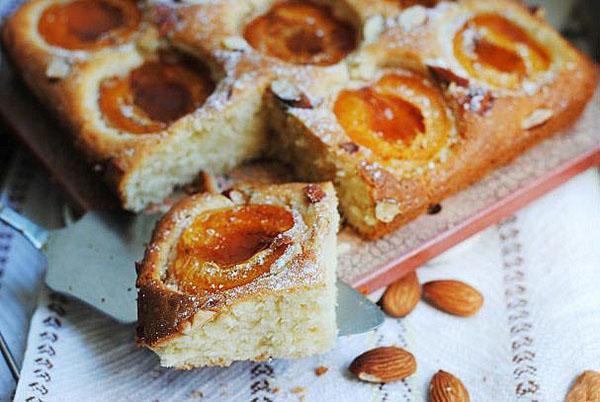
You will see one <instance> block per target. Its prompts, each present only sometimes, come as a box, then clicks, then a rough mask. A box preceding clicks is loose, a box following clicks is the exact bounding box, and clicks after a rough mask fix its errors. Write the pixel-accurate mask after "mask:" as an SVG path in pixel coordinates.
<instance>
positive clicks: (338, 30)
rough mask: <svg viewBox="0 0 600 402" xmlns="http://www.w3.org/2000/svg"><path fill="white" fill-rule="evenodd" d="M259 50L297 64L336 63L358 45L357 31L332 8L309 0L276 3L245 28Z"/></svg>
mask: <svg viewBox="0 0 600 402" xmlns="http://www.w3.org/2000/svg"><path fill="white" fill-rule="evenodd" d="M244 37H245V38H246V40H247V41H248V43H249V44H250V45H251V46H252V47H254V48H255V49H257V50H258V51H260V52H262V53H265V54H268V55H270V56H273V57H277V58H278V59H281V60H283V61H286V62H289V63H294V64H314V65H320V66H326V65H330V64H335V63H337V62H339V61H340V60H341V59H342V58H344V57H345V56H346V55H347V54H348V53H350V52H351V51H352V50H354V48H355V47H356V42H357V41H356V39H357V37H356V31H355V30H354V28H353V27H352V26H351V25H350V24H348V23H346V22H344V21H341V20H339V19H336V18H335V17H334V15H333V14H332V12H331V10H330V9H329V8H326V7H322V6H318V5H315V4H312V3H309V2H299V1H287V2H283V3H279V4H276V5H275V6H273V8H271V10H270V11H269V12H267V13H266V14H264V15H262V16H260V17H258V18H256V19H254V20H253V21H252V22H250V23H249V24H248V25H247V26H246V28H245V31H244Z"/></svg>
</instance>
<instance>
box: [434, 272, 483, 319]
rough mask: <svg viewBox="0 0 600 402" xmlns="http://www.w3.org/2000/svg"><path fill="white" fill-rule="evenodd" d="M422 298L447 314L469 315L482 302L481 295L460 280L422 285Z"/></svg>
mask: <svg viewBox="0 0 600 402" xmlns="http://www.w3.org/2000/svg"><path fill="white" fill-rule="evenodd" d="M423 298H424V299H425V300H426V301H427V302H428V303H429V304H431V305H432V306H434V307H435V308H437V309H439V310H442V311H444V312H446V313H448V314H453V315H458V316H461V317H469V316H472V315H474V314H475V313H477V311H479V309H480V308H481V305H482V304H483V296H482V295H481V293H479V292H478V291H477V290H476V289H475V288H473V287H472V286H470V285H467V284H466V283H464V282H461V281H455V280H441V281H431V282H427V283H425V284H424V285H423Z"/></svg>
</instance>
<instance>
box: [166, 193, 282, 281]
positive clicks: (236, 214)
mask: <svg viewBox="0 0 600 402" xmlns="http://www.w3.org/2000/svg"><path fill="white" fill-rule="evenodd" d="M293 225H294V218H293V216H292V214H291V213H290V212H289V211H288V210H287V209H285V208H282V207H280V206H275V205H267V204H256V205H243V206H237V207H233V208H226V209H218V210H213V211H208V212H204V213H202V214H200V215H199V216H198V217H196V218H195V219H194V221H193V222H192V224H191V225H190V226H188V227H187V228H186V229H185V230H184V231H183V233H182V235H181V238H180V239H179V242H178V243H177V247H176V256H175V259H174V262H173V264H172V265H171V267H170V271H171V274H172V276H173V277H174V278H175V279H176V280H177V283H178V284H179V286H180V287H181V288H182V289H183V290H185V291H187V292H191V293H194V292H197V291H201V290H209V291H210V290H213V291H214V290H225V289H231V288H233V287H237V286H241V285H243V284H246V283H248V282H251V281H252V280H254V279H255V278H257V277H258V276H260V275H262V274H263V273H265V272H268V271H269V269H270V267H271V265H272V264H273V263H274V262H275V260H276V259H277V258H279V257H280V256H281V255H282V254H283V252H284V251H285V250H286V248H287V247H288V244H283V243H282V244H277V243H276V241H275V240H276V238H277V237H278V235H280V234H281V233H283V232H286V231H288V230H290V229H291V228H292V226H293ZM263 251H265V253H264V254H263V255H260V256H259V257H258V258H256V256H257V254H258V253H260V252H263ZM253 257H254V258H253Z"/></svg>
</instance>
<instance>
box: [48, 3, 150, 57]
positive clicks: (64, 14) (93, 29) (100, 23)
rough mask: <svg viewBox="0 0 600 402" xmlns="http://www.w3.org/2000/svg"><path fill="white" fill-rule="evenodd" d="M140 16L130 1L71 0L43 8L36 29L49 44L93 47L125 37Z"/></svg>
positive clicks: (81, 47)
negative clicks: (70, 0)
mask: <svg viewBox="0 0 600 402" xmlns="http://www.w3.org/2000/svg"><path fill="white" fill-rule="evenodd" d="M140 17H141V14H140V11H139V9H138V8H137V6H136V4H135V2H133V1H131V0H118V1H117V0H74V1H72V2H69V3H55V4H53V5H51V6H50V7H48V8H47V9H45V10H44V12H43V13H42V16H41V18H40V20H39V23H38V31H39V33H40V34H41V35H42V37H43V38H44V40H45V41H46V42H48V43H49V44H50V45H53V46H58V47H61V48H64V49H69V50H82V49H94V48H99V47H103V46H110V45H114V44H117V43H119V42H120V41H122V40H124V39H126V36H127V35H128V34H129V33H131V31H133V30H135V29H136V27H137V26H138V24H139V22H140Z"/></svg>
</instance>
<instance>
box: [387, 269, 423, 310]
mask: <svg viewBox="0 0 600 402" xmlns="http://www.w3.org/2000/svg"><path fill="white" fill-rule="evenodd" d="M420 299H421V285H419V278H417V274H416V273H415V272H414V271H412V272H409V273H408V274H406V275H404V276H403V277H402V278H400V279H399V280H397V281H396V282H394V283H392V284H391V285H390V286H389V287H388V288H387V289H386V290H385V293H384V294H383V297H382V298H381V301H380V304H381V308H382V309H383V311H385V313H386V314H387V315H389V316H392V317H406V316H407V315H408V313H410V312H411V311H413V310H414V308H415V306H416V305H417V303H418V302H419V300H420Z"/></svg>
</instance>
